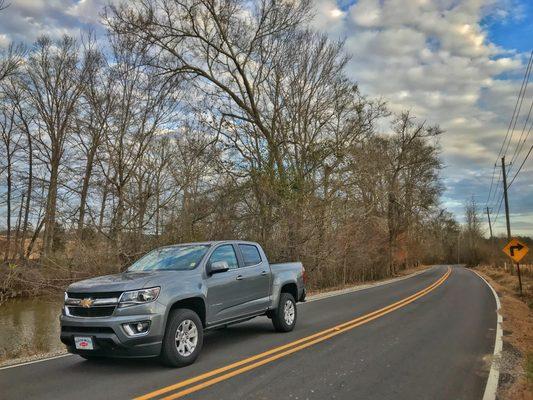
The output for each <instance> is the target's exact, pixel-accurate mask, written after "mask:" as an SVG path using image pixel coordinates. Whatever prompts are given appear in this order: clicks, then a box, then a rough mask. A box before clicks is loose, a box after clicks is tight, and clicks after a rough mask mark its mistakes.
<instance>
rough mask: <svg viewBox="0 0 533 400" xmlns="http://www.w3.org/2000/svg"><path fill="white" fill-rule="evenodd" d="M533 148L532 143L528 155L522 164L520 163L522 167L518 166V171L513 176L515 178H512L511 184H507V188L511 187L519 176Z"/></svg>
mask: <svg viewBox="0 0 533 400" xmlns="http://www.w3.org/2000/svg"><path fill="white" fill-rule="evenodd" d="M531 150H533V144H532V145H531V147H530V148H529V151H528V152H527V154H526V156H525V157H524V160H523V161H522V164H520V168H518V171H516V174H515V175H514V176H513V179H511V182H509V185H507V188H510V187H511V185H512V184H513V182H514V180H515V179H516V177H517V176H518V174H519V173H520V171H521V170H522V167H523V166H524V164H525V163H526V160H527V158H528V157H529V155H530V154H531Z"/></svg>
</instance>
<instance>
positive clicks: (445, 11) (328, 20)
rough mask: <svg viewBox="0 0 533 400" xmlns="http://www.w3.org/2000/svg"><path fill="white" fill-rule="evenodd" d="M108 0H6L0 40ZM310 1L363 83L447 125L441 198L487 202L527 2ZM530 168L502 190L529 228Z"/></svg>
mask: <svg viewBox="0 0 533 400" xmlns="http://www.w3.org/2000/svg"><path fill="white" fill-rule="evenodd" d="M107 1H109V0H80V1H76V0H7V2H9V3H11V4H10V6H9V8H8V9H7V10H4V11H3V12H2V13H0V47H5V46H7V45H8V43H9V42H10V41H15V42H25V43H31V42H32V41H34V40H35V38H36V37H38V36H39V35H40V34H43V33H47V34H49V35H52V36H60V35H62V34H64V33H69V34H73V35H78V34H79V33H80V32H82V31H83V30H86V29H89V28H91V27H92V28H94V27H98V21H99V13H100V11H101V8H102V6H103V5H104V4H106V3H107ZM315 7H316V18H315V21H314V23H313V24H314V27H315V28H318V29H320V30H323V31H326V32H327V33H328V34H329V35H330V36H331V37H332V38H342V39H345V40H346V50H347V51H348V53H349V54H350V56H351V62H350V64H349V68H348V73H349V74H350V76H351V77H352V78H353V79H354V80H356V81H357V82H358V83H359V84H360V87H361V90H362V92H363V93H365V94H368V95H370V96H376V97H382V98H383V99H385V100H386V101H387V102H388V104H389V107H390V108H391V109H392V110H393V111H401V110H403V109H410V110H412V111H413V112H414V113H415V114H416V115H417V116H418V117H419V118H421V119H422V120H426V121H427V122H428V123H432V124H433V123H438V124H440V126H441V127H442V128H443V129H444V130H445V131H446V133H445V134H444V135H443V136H442V138H441V139H440V144H441V147H442V156H443V161H444V163H445V168H444V170H443V172H442V176H443V180H444V184H445V186H446V191H445V193H444V196H443V198H442V202H443V205H444V206H446V207H447V208H448V209H449V210H451V211H453V212H454V213H456V215H457V216H458V218H461V217H462V209H463V204H464V202H465V201H466V200H468V199H470V198H471V197H472V196H474V198H475V199H476V201H477V202H478V204H479V205H480V207H484V206H485V203H486V202H487V197H488V192H489V187H490V185H491V177H492V173H493V170H494V168H493V167H494V163H495V161H496V160H497V159H498V153H499V152H500V147H501V145H502V142H503V140H504V137H505V135H506V132H507V129H508V125H509V121H510V119H511V116H512V114H513V108H514V106H515V103H516V99H517V95H518V92H519V90H520V86H521V83H522V78H523V76H524V72H525V69H526V65H527V62H528V58H529V53H530V51H531V50H532V48H533V2H532V1H531V0H355V1H354V0H337V1H335V0H315ZM96 29H97V31H98V30H99V29H98V28H96ZM532 80H533V78H532ZM532 101H533V82H532V83H531V84H530V85H529V86H528V88H527V92H526V94H525V97H524V101H523V104H522V109H521V113H520V115H519V119H518V121H517V123H516V126H515V129H514V131H512V132H513V135H512V141H511V143H510V145H509V147H508V149H507V151H506V154H507V159H508V160H511V159H512V158H513V155H514V153H515V149H516V148H517V145H518V144H519V143H522V142H521V141H520V137H521V136H522V141H523V140H524V138H525V137H527V141H526V142H525V144H524V145H523V150H522V152H521V153H518V155H517V156H515V159H516V160H515V162H514V165H511V166H510V172H509V177H510V178H512V177H513V176H514V174H515V173H516V171H517V170H518V167H519V164H520V163H521V162H522V160H523V159H524V157H525V154H526V153H527V151H528V150H529V148H530V147H531V145H532V143H533V134H529V136H527V134H528V132H529V131H530V130H531V121H532V120H533V115H532V116H531V117H532V118H531V119H530V120H529V122H528V123H527V125H525V122H526V116H527V114H528V111H529V110H530V107H531V105H532V104H533V103H532ZM524 126H525V129H523V128H524ZM506 147H507V146H505V147H504V150H505V148H506ZM532 172H533V154H532V155H531V156H530V158H529V159H528V160H527V161H526V163H525V165H524V167H523V168H522V170H521V172H520V174H519V175H518V177H517V178H516V181H514V182H513V184H512V186H511V188H510V192H509V196H510V207H511V223H512V227H513V233H514V234H528V235H530V236H533V173H532ZM497 173H498V170H496V175H495V177H494V184H496V183H497V182H498V179H499V176H498V175H497ZM494 186H495V185H494ZM499 189H501V183H500V184H499V186H498V191H497V192H496V193H495V194H496V196H495V199H494V200H493V199H492V197H493V196H492V195H491V201H489V206H490V207H492V208H493V216H492V217H493V218H495V217H496V215H495V214H497V211H498V204H499V200H500V197H501V196H500V190H499ZM504 222H505V221H504V217H503V206H502V207H501V210H500V213H499V216H498V219H497V222H496V228H495V231H496V233H503V232H504V229H505V228H504V227H505V225H504Z"/></svg>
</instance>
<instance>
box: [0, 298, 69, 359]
mask: <svg viewBox="0 0 533 400" xmlns="http://www.w3.org/2000/svg"><path fill="white" fill-rule="evenodd" d="M62 305H63V294H59V295H57V296H53V297H36V298H25V299H14V300H9V301H7V302H5V303H2V304H0V360H3V359H4V360H5V359H10V358H17V357H24V356H28V355H34V354H38V353H49V352H56V351H59V350H64V348H65V347H64V345H63V344H62V343H61V341H60V340H59V332H60V327H59V315H60V314H61V306H62Z"/></svg>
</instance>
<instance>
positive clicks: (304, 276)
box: [302, 266, 307, 284]
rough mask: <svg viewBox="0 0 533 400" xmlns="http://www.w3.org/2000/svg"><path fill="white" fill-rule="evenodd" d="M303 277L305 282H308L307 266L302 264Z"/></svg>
mask: <svg viewBox="0 0 533 400" xmlns="http://www.w3.org/2000/svg"><path fill="white" fill-rule="evenodd" d="M302 279H303V281H304V284H306V283H307V274H306V273H305V267H304V266H302Z"/></svg>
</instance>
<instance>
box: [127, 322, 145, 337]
mask: <svg viewBox="0 0 533 400" xmlns="http://www.w3.org/2000/svg"><path fill="white" fill-rule="evenodd" d="M139 322H148V323H149V325H148V330H147V331H146V332H141V333H134V332H133V331H132V332H128V330H129V329H131V328H130V326H129V325H133V324H137V323H139ZM150 329H152V321H136V322H125V323H123V324H122V330H123V331H124V333H125V334H126V336H128V337H139V336H146V335H148V334H149V333H150Z"/></svg>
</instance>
